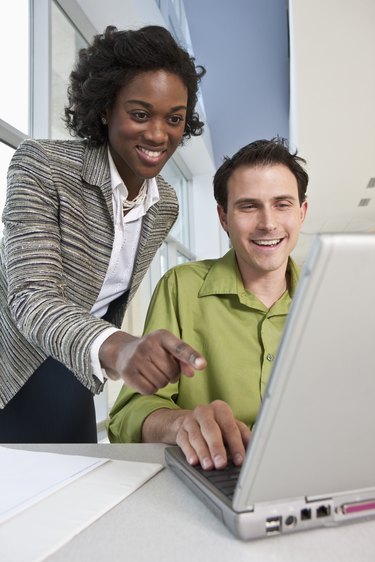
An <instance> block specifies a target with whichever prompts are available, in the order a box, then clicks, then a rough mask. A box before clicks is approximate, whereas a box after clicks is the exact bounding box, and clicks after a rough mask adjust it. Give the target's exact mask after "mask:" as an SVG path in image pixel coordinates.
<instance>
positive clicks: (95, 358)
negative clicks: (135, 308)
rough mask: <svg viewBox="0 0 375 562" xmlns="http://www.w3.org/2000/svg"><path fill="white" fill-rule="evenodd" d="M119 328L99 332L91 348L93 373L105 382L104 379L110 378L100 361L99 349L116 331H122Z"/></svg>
mask: <svg viewBox="0 0 375 562" xmlns="http://www.w3.org/2000/svg"><path fill="white" fill-rule="evenodd" d="M120 331H121V330H119V329H118V328H107V329H106V330H105V331H104V332H102V333H101V334H99V336H98V337H97V338H96V339H95V340H94V342H93V344H92V346H91V349H90V359H91V367H92V372H93V374H94V375H95V376H96V377H97V378H98V379H99V380H100V382H104V379H106V378H108V377H107V373H106V371H105V369H103V368H102V366H101V365H100V361H99V349H100V346H101V345H102V343H103V342H104V341H105V340H106V339H107V338H109V336H111V335H112V334H114V333H115V332H120Z"/></svg>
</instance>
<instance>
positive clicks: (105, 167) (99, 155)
mask: <svg viewBox="0 0 375 562" xmlns="http://www.w3.org/2000/svg"><path fill="white" fill-rule="evenodd" d="M82 179H83V180H84V181H85V182H86V183H88V184H90V185H95V186H98V187H99V188H100V189H101V191H102V193H103V196H104V199H105V202H106V205H107V208H108V211H109V214H110V216H111V219H112V223H113V205H112V186H111V175H110V171H109V162H108V145H107V144H104V145H101V146H99V147H94V148H90V147H87V150H86V153H85V155H84V158H83V165H82Z"/></svg>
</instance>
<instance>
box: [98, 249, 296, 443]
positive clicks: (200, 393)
mask: <svg viewBox="0 0 375 562" xmlns="http://www.w3.org/2000/svg"><path fill="white" fill-rule="evenodd" d="M288 274H289V289H288V290H287V291H286V292H285V293H284V294H283V295H282V296H281V297H280V298H279V300H278V301H277V302H276V303H275V304H274V305H273V306H272V307H271V308H269V309H268V308H267V307H266V306H265V305H264V304H263V303H262V302H261V301H260V300H258V299H257V297H256V296H254V295H253V294H251V293H250V292H249V291H247V290H246V289H245V287H244V285H243V282H242V278H241V275H240V273H239V270H238V266H237V262H236V258H235V254H234V251H233V250H230V251H229V252H228V253H227V254H226V255H225V256H223V257H222V258H220V259H217V260H204V261H198V262H193V263H188V264H183V265H179V266H177V267H174V268H173V269H171V270H169V271H168V272H167V273H166V274H165V275H164V276H163V278H162V279H161V280H160V281H159V283H158V285H157V287H156V289H155V292H154V294H153V297H152V300H151V303H150V307H149V310H148V314H147V318H146V323H145V333H149V332H152V331H153V330H157V329H160V328H165V329H167V330H169V331H171V332H173V333H174V334H175V335H176V336H178V337H179V338H181V339H182V340H184V341H185V342H187V343H189V344H190V345H191V346H192V347H193V348H194V349H196V350H197V351H199V352H200V353H201V354H202V355H203V356H204V357H205V358H206V359H207V368H206V369H205V370H204V371H197V372H196V374H195V376H194V377H192V378H189V377H185V376H183V375H182V376H181V378H180V380H179V382H178V383H175V384H169V385H168V386H166V387H165V388H163V389H161V390H159V391H158V392H157V393H156V394H154V395H152V396H141V395H140V394H138V393H136V392H135V391H134V390H132V389H131V388H129V387H125V386H124V387H123V388H122V390H121V391H120V394H119V396H118V398H117V401H116V403H115V404H114V406H113V408H112V410H111V412H110V422H109V427H108V433H109V439H110V441H111V442H139V441H141V431H142V424H143V422H144V420H145V418H146V417H147V416H148V415H149V414H150V413H152V412H153V411H155V410H158V409H160V408H171V409H178V408H183V409H185V408H186V409H194V408H195V407H196V406H197V405H199V404H208V403H210V402H212V401H213V400H218V399H219V400H224V401H225V402H227V403H228V404H229V405H230V407H231V408H232V410H233V412H234V415H235V417H236V418H237V419H239V420H242V421H243V422H245V423H246V424H247V425H248V426H249V427H251V426H252V425H253V424H254V422H255V418H256V415H257V412H258V410H259V406H260V403H261V400H262V396H263V393H264V390H265V387H266V384H267V381H268V378H269V375H270V372H271V369H272V366H273V363H274V359H275V356H276V353H277V348H278V345H279V342H280V337H281V334H282V331H283V328H284V324H285V320H286V317H287V314H288V311H289V307H290V304H291V300H292V297H293V295H294V292H295V288H296V285H297V282H298V277H299V270H298V268H297V266H296V265H295V263H294V262H293V260H292V259H291V258H290V259H289V262H288Z"/></svg>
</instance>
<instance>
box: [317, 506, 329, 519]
mask: <svg viewBox="0 0 375 562" xmlns="http://www.w3.org/2000/svg"><path fill="white" fill-rule="evenodd" d="M330 514H331V507H330V506H329V505H321V506H320V507H318V509H317V510H316V516H317V517H328V515H330Z"/></svg>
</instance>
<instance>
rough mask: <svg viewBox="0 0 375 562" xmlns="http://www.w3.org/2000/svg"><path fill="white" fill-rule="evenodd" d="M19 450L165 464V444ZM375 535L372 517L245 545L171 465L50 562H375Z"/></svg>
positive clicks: (49, 558)
mask: <svg viewBox="0 0 375 562" xmlns="http://www.w3.org/2000/svg"><path fill="white" fill-rule="evenodd" d="M12 447H16V448H23V449H28V450H33V451H38V450H40V451H49V452H54V453H66V454H79V455H89V456H96V457H105V458H112V459H119V460H134V461H143V462H157V463H162V464H165V461H164V449H165V446H164V445H161V444H144V445H143V444H142V445H141V444H134V445H133V444H131V445H129V444H126V445H119V444H117V445H110V444H98V445H91V444H90V445H13V446H12ZM46 532H48V529H46ZM374 533H375V521H374V520H372V521H365V522H361V523H354V524H351V525H347V526H344V527H340V528H338V527H332V528H327V529H318V530H311V531H307V532H301V533H296V534H293V535H289V536H274V537H270V538H266V539H262V540H257V541H250V542H244V541H240V540H238V539H236V538H235V537H234V536H233V535H232V534H231V533H230V532H229V531H228V530H227V529H226V528H225V527H224V525H223V524H222V523H221V521H219V520H218V519H217V518H216V517H215V516H214V515H213V514H212V513H211V512H210V511H209V509H208V508H207V507H206V506H205V505H204V504H203V503H202V502H201V501H200V500H199V499H198V498H197V497H195V496H194V495H193V494H191V492H190V491H189V490H188V488H187V487H185V485H184V484H183V483H182V482H181V481H180V480H179V479H178V478H177V477H176V476H175V475H174V474H173V473H172V471H170V470H169V469H167V468H165V469H163V470H162V471H161V472H159V473H158V474H156V476H154V477H153V478H152V479H151V480H149V481H148V482H147V483H146V484H144V485H143V486H142V487H141V488H139V489H138V490H137V491H136V492H134V493H133V494H132V495H130V496H129V497H127V498H126V499H125V500H123V501H122V502H121V503H120V504H118V505H117V506H116V507H114V508H113V509H111V510H110V511H109V512H107V513H106V514H105V515H104V516H103V517H101V518H100V519H98V520H97V521H95V522H94V523H93V524H92V525H90V526H89V527H88V528H87V529H85V530H84V531H82V532H81V533H79V534H78V535H77V536H76V537H75V538H74V539H72V540H71V541H70V542H69V543H68V544H66V545H65V546H63V547H62V548H61V549H60V550H58V551H57V552H55V553H54V554H53V555H51V556H49V557H48V558H47V559H46V560H48V562H66V561H67V560H69V562H86V561H87V562H88V561H90V562H102V561H103V560H111V561H113V562H117V561H123V560H134V561H135V562H151V561H155V562H159V561H163V562H176V560H178V561H179V562H184V561H185V560H186V561H189V562H191V561H192V560H194V561H195V562H200V561H202V562H203V561H205V562H206V561H211V560H212V561H215V562H221V561H223V562H224V561H227V560H230V559H235V560H236V562H242V561H246V562H249V561H252V560H253V561H256V562H270V561H271V560H272V562H301V561H303V562H327V560H329V562H349V561H350V562H352V561H353V560H360V561H361V562H374V560H375V541H374V538H373V537H374ZM21 535H22V530H21V529H20V536H21Z"/></svg>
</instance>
